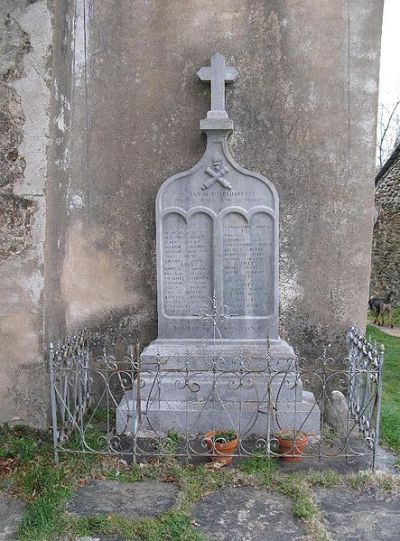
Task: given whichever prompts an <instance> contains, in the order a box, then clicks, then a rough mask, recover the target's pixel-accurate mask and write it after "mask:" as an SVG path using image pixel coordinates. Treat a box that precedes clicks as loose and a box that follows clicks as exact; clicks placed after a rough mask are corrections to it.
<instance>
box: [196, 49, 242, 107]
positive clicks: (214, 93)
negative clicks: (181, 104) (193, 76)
mask: <svg viewBox="0 0 400 541" xmlns="http://www.w3.org/2000/svg"><path fill="white" fill-rule="evenodd" d="M197 75H198V76H199V78H200V80H201V81H210V82H211V111H224V112H225V83H233V82H234V81H235V79H236V78H237V76H238V75H239V73H238V71H237V69H236V68H234V67H232V66H227V65H226V64H225V58H224V57H223V56H222V54H219V53H215V54H213V55H212V57H211V67H210V66H207V67H204V68H200V69H199V71H198V72H197ZM225 114H226V113H225Z"/></svg>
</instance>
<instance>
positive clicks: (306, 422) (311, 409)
mask: <svg viewBox="0 0 400 541" xmlns="http://www.w3.org/2000/svg"><path fill="white" fill-rule="evenodd" d="M135 406H136V403H135V401H132V400H126V399H123V400H122V401H121V403H120V405H119V408H118V410H117V433H118V434H123V433H135V431H136V429H137V426H136V424H135V417H136V411H135ZM270 419H271V421H270V422H271V426H272V429H273V430H279V429H283V428H291V429H296V430H299V429H300V430H303V431H305V432H307V433H309V434H313V435H315V434H319V428H320V426H319V425H320V410H319V408H318V406H317V405H316V404H315V402H310V401H307V400H304V401H301V402H300V401H297V402H289V401H282V402H278V403H277V409H276V410H275V411H274V412H272V413H271V414H270ZM267 423H268V414H267V404H266V403H264V404H259V403H258V402H254V401H253V402H251V401H244V402H232V401H231V402H225V401H224V402H214V403H213V402H204V401H199V402H189V403H188V402H183V401H177V400H172V401H165V400H164V401H160V402H159V401H151V402H150V403H149V404H148V406H147V409H145V408H143V411H142V425H141V427H140V428H141V429H142V430H143V429H144V430H154V431H156V432H157V433H159V434H162V433H165V434H166V433H167V432H168V430H176V431H177V432H178V433H179V434H182V435H184V434H187V433H189V434H199V433H203V432H206V431H207V430H212V429H230V428H232V429H235V430H237V431H239V432H240V433H246V434H265V433H266V431H267Z"/></svg>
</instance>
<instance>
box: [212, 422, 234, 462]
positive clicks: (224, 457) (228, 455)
mask: <svg viewBox="0 0 400 541" xmlns="http://www.w3.org/2000/svg"><path fill="white" fill-rule="evenodd" d="M217 432H222V431H221V430H210V431H209V432H206V433H205V436H204V439H205V442H206V444H207V447H208V448H209V449H210V450H212V451H213V454H212V461H213V462H220V463H221V464H232V460H233V457H232V455H233V453H234V452H235V450H236V447H237V446H238V445H239V438H237V437H236V439H234V440H232V441H227V442H226V443H224V442H219V441H217V442H216V443H215V442H214V441H213V436H214V435H215V434H216V433H217Z"/></svg>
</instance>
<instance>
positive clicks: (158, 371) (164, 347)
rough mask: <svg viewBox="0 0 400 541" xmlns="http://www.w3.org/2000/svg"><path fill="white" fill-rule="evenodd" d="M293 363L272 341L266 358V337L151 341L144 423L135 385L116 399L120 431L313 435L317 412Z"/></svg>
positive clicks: (287, 350)
mask: <svg viewBox="0 0 400 541" xmlns="http://www.w3.org/2000/svg"><path fill="white" fill-rule="evenodd" d="M185 342H186V343H185ZM295 360H296V357H295V354H294V352H293V349H292V347H291V346H290V345H289V344H288V343H287V342H285V341H283V340H273V341H271V342H270V348H269V355H268V344H267V342H264V343H263V342H260V343H255V342H252V343H249V342H247V343H246V342H240V343H238V342H230V343H229V342H228V343H225V342H224V343H223V344H213V343H207V342H200V341H194V340H188V341H181V342H179V343H177V342H172V341H170V340H160V339H158V340H155V341H154V342H152V343H151V344H150V345H149V346H148V347H147V348H146V349H145V350H144V351H143V353H142V355H141V378H140V379H141V389H140V404H141V423H140V424H139V423H138V418H139V415H138V411H137V408H138V398H137V389H136V388H134V389H132V390H130V391H128V392H127V393H126V394H125V396H124V397H123V398H122V400H121V402H120V404H119V407H118V410H117V432H118V433H119V434H123V433H131V434H132V433H133V434H134V433H136V432H138V434H146V433H148V431H150V432H151V433H153V434H154V433H156V434H157V435H160V436H165V435H166V434H167V433H168V431H170V430H174V431H176V432H177V433H178V434H180V435H182V436H196V435H199V434H200V435H201V434H204V433H205V432H207V431H208V430H214V429H216V430H218V429H223V430H230V429H232V430H235V431H236V432H237V433H239V434H240V435H241V437H242V438H244V437H246V436H250V435H258V436H264V437H265V435H266V434H267V432H268V431H269V432H270V433H272V434H273V433H274V432H276V431H278V430H281V429H285V428H286V429H296V430H302V431H304V432H307V434H318V433H319V424H320V411H319V408H318V405H317V404H316V403H315V400H314V397H313V395H312V393H309V392H307V391H304V389H303V384H302V381H301V379H300V378H299V377H298V373H297V371H296V362H295Z"/></svg>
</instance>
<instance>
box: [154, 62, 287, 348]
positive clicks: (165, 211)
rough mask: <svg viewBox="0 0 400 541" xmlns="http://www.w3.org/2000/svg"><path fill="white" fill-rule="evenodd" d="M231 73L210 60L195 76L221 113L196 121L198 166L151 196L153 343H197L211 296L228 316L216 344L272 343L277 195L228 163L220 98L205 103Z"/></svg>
mask: <svg viewBox="0 0 400 541" xmlns="http://www.w3.org/2000/svg"><path fill="white" fill-rule="evenodd" d="M236 75H237V72H236V70H233V68H227V67H226V66H225V60H224V58H223V57H222V56H221V55H218V54H217V55H214V56H213V58H212V62H211V68H202V69H201V70H200V71H199V76H200V77H201V78H203V79H205V80H210V79H211V87H212V105H214V106H218V107H223V109H221V110H212V111H209V113H208V116H207V119H205V120H204V121H202V122H201V129H202V130H203V131H204V132H205V133H206V134H207V147H206V150H205V153H204V155H203V157H202V159H201V160H200V162H199V163H198V164H197V165H196V166H195V167H193V168H192V169H191V170H189V171H186V172H184V173H180V174H178V175H175V176H173V177H171V178H170V179H168V180H167V181H166V182H165V183H164V184H163V185H162V187H161V188H160V191H159V193H158V195H157V201H156V227H157V269H158V321H159V331H158V336H159V339H161V340H162V339H165V340H171V339H172V340H173V339H179V340H199V339H203V338H204V337H205V329H204V325H203V324H202V323H203V320H202V313H203V312H204V311H205V310H206V307H207V305H209V304H210V302H211V298H212V296H213V295H214V294H215V299H216V304H217V307H222V306H225V310H226V311H228V312H229V314H230V317H229V318H226V319H225V320H224V321H223V322H222V324H221V327H220V332H221V335H222V338H223V339H224V340H227V341H236V342H240V341H249V340H250V341H261V342H265V341H266V340H267V339H268V338H269V339H271V340H277V339H278V260H279V254H278V245H279V244H278V224H279V216H278V212H279V204H278V195H277V192H276V190H275V188H274V186H273V185H272V184H271V182H269V181H268V180H267V179H266V178H265V177H263V176H262V175H259V174H257V173H252V172H250V171H247V170H245V169H244V168H243V167H241V166H240V165H239V164H237V163H236V162H235V160H234V158H233V157H232V154H231V152H230V149H229V146H228V137H229V135H230V134H231V132H232V122H231V120H229V118H228V115H227V113H226V111H225V110H224V107H225V106H224V99H223V96H222V97H221V96H218V97H217V98H216V99H214V100H213V88H214V87H215V88H216V89H217V90H216V92H217V93H218V92H219V93H220V94H224V93H225V88H224V85H225V82H226V81H233V80H234V79H235V77H236ZM214 79H215V80H216V82H215V84H214V83H213V81H214Z"/></svg>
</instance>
